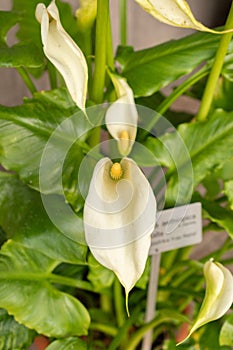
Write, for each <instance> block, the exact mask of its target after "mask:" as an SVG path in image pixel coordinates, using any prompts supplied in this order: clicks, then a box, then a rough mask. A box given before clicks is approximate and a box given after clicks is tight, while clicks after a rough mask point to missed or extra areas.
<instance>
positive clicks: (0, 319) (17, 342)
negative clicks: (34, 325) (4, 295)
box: [0, 309, 35, 350]
mask: <svg viewBox="0 0 233 350" xmlns="http://www.w3.org/2000/svg"><path fill="white" fill-rule="evenodd" d="M34 337H35V332H34V331H32V330H31V329H28V328H26V327H25V326H23V325H21V324H19V323H18V322H16V321H15V320H14V318H13V317H12V316H9V315H8V314H7V312H6V310H4V309H0V349H2V350H12V349H14V350H25V349H27V348H28V347H29V346H30V345H31V343H32V342H33V339H34Z"/></svg>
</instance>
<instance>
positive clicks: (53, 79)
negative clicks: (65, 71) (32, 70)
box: [47, 61, 58, 89]
mask: <svg viewBox="0 0 233 350" xmlns="http://www.w3.org/2000/svg"><path fill="white" fill-rule="evenodd" d="M47 67H48V74H49V81H50V86H51V89H56V88H57V85H58V84H57V70H56V69H55V67H54V65H53V64H52V63H50V62H49V61H48V63H47Z"/></svg>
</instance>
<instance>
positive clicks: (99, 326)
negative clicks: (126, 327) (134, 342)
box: [90, 322, 117, 337]
mask: <svg viewBox="0 0 233 350" xmlns="http://www.w3.org/2000/svg"><path fill="white" fill-rule="evenodd" d="M90 329H93V330H95V331H100V332H103V333H104V334H107V335H111V336H112V337H115V336H116V334H117V328H115V327H113V326H109V325H107V324H103V323H97V322H92V323H91V324H90Z"/></svg>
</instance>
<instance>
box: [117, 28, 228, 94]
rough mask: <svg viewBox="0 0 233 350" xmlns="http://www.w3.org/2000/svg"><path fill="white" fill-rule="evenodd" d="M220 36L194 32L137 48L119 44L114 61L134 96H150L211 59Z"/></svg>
mask: <svg viewBox="0 0 233 350" xmlns="http://www.w3.org/2000/svg"><path fill="white" fill-rule="evenodd" d="M219 40H220V37H219V36H218V35H212V34H207V33H195V34H192V35H189V36H186V37H185V38H181V39H178V40H173V41H170V42H167V43H164V44H160V45H158V46H155V47H152V48H149V49H145V50H141V51H136V52H134V51H133V49H132V48H129V47H126V48H124V47H120V48H119V49H118V54H117V61H118V62H119V63H120V67H121V73H122V75H123V76H124V77H125V78H126V79H127V82H128V83H129V85H130V86H131V87H132V89H133V91H134V94H135V96H136V97H139V96H149V95H152V94H153V93H154V92H156V91H158V90H160V89H161V88H162V87H164V86H166V85H168V84H169V83H171V82H173V81H175V80H176V79H178V78H180V77H181V76H183V75H185V74H189V73H191V72H192V71H193V70H194V68H196V67H197V66H198V65H199V64H200V63H202V62H203V61H206V60H209V59H211V58H212V57H213V56H214V54H215V52H216V49H217V46H218V43H219ZM203 43H205V44H203ZM231 49H232V48H230V49H229V50H231Z"/></svg>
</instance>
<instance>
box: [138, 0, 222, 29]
mask: <svg viewBox="0 0 233 350" xmlns="http://www.w3.org/2000/svg"><path fill="white" fill-rule="evenodd" d="M136 2H137V3H138V4H139V5H140V6H141V7H142V8H143V9H144V10H145V11H146V12H148V13H150V14H151V15H152V16H154V17H155V18H156V19H158V20H159V21H160V22H164V23H167V24H170V25H172V26H176V27H183V28H191V29H195V30H200V31H205V32H210V33H214V34H221V33H226V32H228V31H222V32H217V31H215V30H212V29H210V28H208V27H206V26H204V25H203V24H202V23H200V22H199V21H197V20H196V18H195V17H194V16H193V14H192V11H191V9H190V7H189V5H188V3H187V2H186V1H185V0H136Z"/></svg>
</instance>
